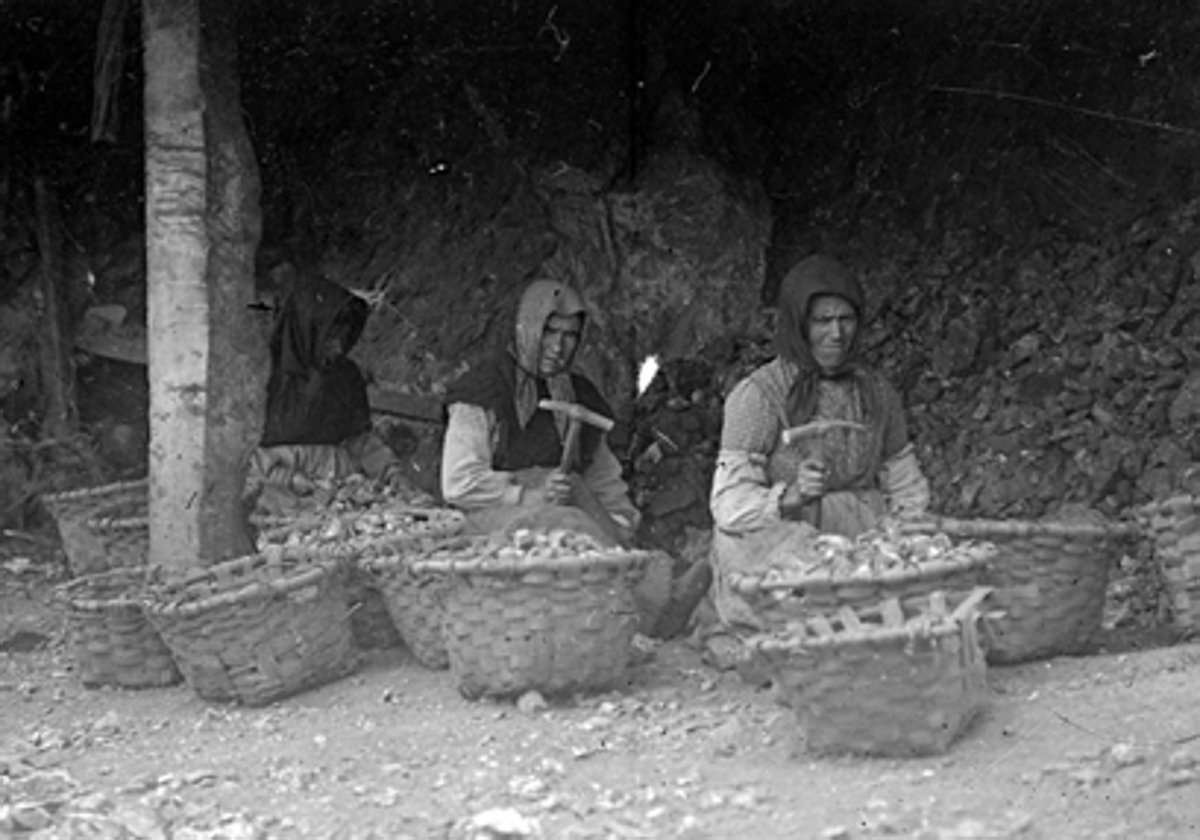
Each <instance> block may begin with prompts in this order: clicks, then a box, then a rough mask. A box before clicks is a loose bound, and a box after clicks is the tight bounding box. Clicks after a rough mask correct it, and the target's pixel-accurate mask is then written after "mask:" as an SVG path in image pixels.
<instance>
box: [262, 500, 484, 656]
mask: <svg viewBox="0 0 1200 840" xmlns="http://www.w3.org/2000/svg"><path fill="white" fill-rule="evenodd" d="M464 522H465V517H464V516H463V514H462V512H461V511H457V510H453V509H450V508H414V507H402V508H394V509H390V510H381V511H373V512H369V513H357V514H356V513H352V514H345V515H341V516H337V517H332V518H327V519H325V520H323V521H312V520H309V521H306V522H304V523H300V524H298V525H293V526H292V527H290V528H285V529H279V530H276V531H271V532H266V533H264V534H263V536H262V537H261V538H260V546H261V545H262V544H264V543H266V544H269V543H271V542H273V541H282V542H284V543H285V544H304V545H312V544H314V543H316V544H328V545H330V546H331V548H332V549H333V550H334V551H336V552H337V553H338V555H339V556H340V557H342V558H343V559H344V560H345V561H346V562H347V563H348V564H349V566H350V601H351V606H352V607H353V608H354V609H355V611H354V614H353V617H352V621H353V622H354V628H355V638H356V639H359V640H360V641H359V646H360V647H367V646H376V647H384V646H391V644H392V640H393V639H394V640H395V641H397V642H398V641H403V642H404V644H405V645H406V646H407V647H408V649H409V650H410V651H412V654H413V656H415V657H416V659H417V661H418V662H420V663H421V664H422V665H424V666H426V667H428V668H433V669H435V670H437V669H445V668H447V667H449V664H450V660H449V656H448V655H447V653H446V643H445V641H444V640H443V638H442V621H441V595H442V593H443V592H444V590H445V588H446V580H445V578H434V577H430V576H428V575H421V576H418V575H414V574H412V572H411V570H410V569H409V562H410V561H411V560H412V559H413V558H414V557H417V556H420V555H421V554H422V553H423V552H424V551H426V550H427V548H428V547H429V546H430V545H433V544H436V542H437V541H438V540H440V539H442V538H444V537H449V536H452V535H454V534H457V533H458V532H459V531H461V530H462V528H463V524H464ZM370 639H374V640H377V642H376V643H375V644H373V645H372V642H371V641H368V640H370Z"/></svg>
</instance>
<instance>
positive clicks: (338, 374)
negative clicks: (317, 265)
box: [248, 274, 402, 514]
mask: <svg viewBox="0 0 1200 840" xmlns="http://www.w3.org/2000/svg"><path fill="white" fill-rule="evenodd" d="M369 314H370V309H369V307H368V305H367V302H366V301H365V300H363V299H362V298H360V297H359V296H358V295H355V294H353V293H352V292H350V291H349V290H347V289H346V288H344V287H343V286H340V285H338V284H337V283H334V282H333V281H332V280H329V279H327V278H325V277H322V276H320V275H316V274H299V275H296V276H294V277H293V279H292V283H291V286H290V288H289V289H288V290H287V293H286V296H285V298H284V301H283V303H282V305H281V308H280V311H279V314H278V316H277V318H276V321H275V325H274V328H273V330H272V332H271V338H270V343H269V348H270V353H271V374H270V378H269V379H268V381H267V406H266V420H265V423H264V426H263V435H262V439H261V441H260V443H259V449H258V450H257V451H256V452H255V454H254V458H253V461H252V463H251V468H250V475H249V478H248V485H249V486H250V488H251V489H252V490H258V491H260V492H262V493H263V495H260V497H259V503H260V508H263V512H265V513H272V514H280V513H288V512H290V509H291V508H296V507H303V506H304V505H303V503H302V501H299V500H297V499H296V498H294V497H296V496H304V495H306V494H307V493H308V492H310V491H312V490H313V489H315V488H317V487H319V486H322V485H326V484H331V483H335V482H338V481H341V480H344V479H346V478H348V477H349V476H351V475H354V474H360V475H363V476H365V477H366V478H369V479H373V480H378V481H390V482H395V481H398V480H401V479H402V476H401V474H400V473H399V462H398V459H397V458H396V456H395V454H394V453H393V452H392V450H391V448H390V447H388V446H387V444H386V443H385V442H384V441H383V440H382V439H381V438H380V437H379V436H378V435H377V434H376V433H375V432H374V429H373V427H372V423H371V407H370V404H369V402H368V399H367V382H366V379H365V377H364V376H363V373H362V371H361V370H360V369H359V367H358V365H357V364H356V363H355V362H354V360H352V359H351V358H350V357H349V355H348V354H349V352H350V351H351V349H353V347H354V345H355V344H357V343H358V340H359V338H360V337H361V336H362V333H363V329H364V328H365V327H366V323H367V317H368V315H369Z"/></svg>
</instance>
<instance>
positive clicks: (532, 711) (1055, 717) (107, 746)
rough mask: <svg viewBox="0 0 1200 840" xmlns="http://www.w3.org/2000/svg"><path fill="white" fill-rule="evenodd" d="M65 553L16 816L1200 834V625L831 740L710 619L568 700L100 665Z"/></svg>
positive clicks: (396, 834) (8, 783) (16, 658)
mask: <svg viewBox="0 0 1200 840" xmlns="http://www.w3.org/2000/svg"><path fill="white" fill-rule="evenodd" d="M7 556H8V557H9V558H11V557H12V556H13V555H12V553H11V552H10V553H9V554H8V555H7ZM40 568H41V567H39V566H23V565H22V564H19V563H14V562H13V560H12V559H9V560H8V561H7V563H6V564H0V593H2V600H0V710H2V712H3V713H2V714H0V836H15V837H36V838H42V840H45V839H46V838H85V837H86V838H164V840H166V838H191V840H196V838H276V837H278V838H391V840H400V838H453V839H454V840H458V839H459V838H488V839H489V840H494V838H575V839H576V840H585V839H590V838H595V840H601V839H602V838H603V839H604V840H607V839H608V838H618V839H620V840H624V838H659V837H663V838H667V837H679V838H689V840H718V839H719V838H735V837H746V838H749V837H755V838H789V840H792V839H793V838H800V840H804V838H814V839H816V838H821V839H822V840H833V839H834V838H845V839H846V840H851V838H911V840H950V839H951V838H956V839H957V840H967V838H971V840H979V839H980V838H1021V840H1024V839H1025V838H1045V840H1051V839H1053V840H1085V839H1086V840H1092V838H1104V840H1167V838H1171V840H1175V838H1179V840H1183V838H1196V837H1200V705H1198V704H1197V697H1198V696H1200V644H1198V643H1196V642H1195V641H1191V642H1188V641H1183V640H1180V639H1178V638H1171V637H1170V635H1169V634H1162V633H1159V634H1158V635H1157V637H1155V638H1151V637H1149V636H1147V635H1146V634H1145V633H1143V634H1141V635H1135V636H1123V637H1118V636H1116V635H1113V634H1111V633H1110V634H1106V635H1105V636H1104V637H1103V638H1102V639H1101V641H1100V642H1099V644H1098V645H1097V646H1096V649H1095V650H1094V652H1093V653H1092V654H1091V655H1088V656H1082V657H1073V658H1059V659H1055V660H1052V661H1046V662H1037V663H1029V664H1025V665H1019V666H1013V667H1006V668H996V667H993V668H991V669H990V670H989V674H988V682H989V686H990V698H989V701H988V705H987V708H986V711H985V712H984V713H983V714H982V715H981V716H980V717H979V718H977V720H976V721H975V723H974V724H973V725H972V726H971V728H970V729H969V730H968V731H967V732H966V733H965V735H964V736H963V737H962V738H961V739H960V740H958V741H957V742H956V743H955V744H954V745H953V746H952V747H951V749H950V751H949V752H948V753H946V754H945V755H942V756H938V757H934V758H920V759H906V760H898V759H868V758H848V757H832V758H831V757H815V756H812V755H810V754H809V753H807V752H806V750H805V748H804V745H803V742H802V740H801V739H800V737H799V736H798V734H797V727H796V724H795V719H794V715H793V713H792V712H791V711H790V710H789V709H787V708H785V707H783V706H781V705H780V704H779V703H778V702H777V701H776V700H775V698H774V696H773V694H772V693H771V692H770V691H767V690H759V689H755V688H752V687H750V686H749V685H747V684H745V683H744V682H742V681H741V680H740V679H739V678H738V677H737V676H736V674H734V673H732V672H727V673H720V672H717V671H715V670H713V669H711V668H709V667H707V666H706V665H705V664H704V663H703V662H702V661H701V657H700V655H699V652H698V651H697V649H696V648H695V647H694V646H693V645H691V644H690V643H689V642H688V641H686V640H683V641H672V642H668V643H653V642H651V641H649V640H642V639H641V638H640V637H639V638H638V642H639V645H638V656H637V660H638V661H637V664H636V665H635V667H634V668H633V669H632V671H631V675H630V676H631V679H630V683H629V685H628V687H627V688H626V689H624V690H621V691H619V692H613V693H607V694H603V695H598V696H590V697H581V698H577V699H576V700H574V701H571V702H553V703H550V704H543V703H540V702H536V701H537V700H538V699H539V698H530V697H526V698H524V699H522V700H521V701H519V702H517V703H511V702H508V703H499V702H492V701H482V702H469V701H467V700H464V699H462V698H461V697H460V696H459V695H458V693H457V692H456V690H455V688H454V684H453V680H452V678H451V676H450V674H449V673H448V672H433V671H429V670H426V669H424V668H422V667H421V666H420V665H418V664H417V663H416V662H415V660H413V659H412V658H411V656H410V655H409V654H408V653H407V651H405V650H404V649H403V648H390V649H384V650H373V651H367V652H364V654H363V664H362V667H361V668H360V669H359V670H358V671H357V672H356V673H355V674H354V675H353V676H350V677H348V678H345V679H343V680H341V681H339V682H337V683H334V684H331V685H327V686H325V687H323V688H320V689H317V690H312V691H308V692H306V693H303V694H301V695H298V696H296V697H293V698H291V699H288V700H285V701H282V702H278V703H276V704H273V705H271V706H268V707H265V708H241V707H236V706H221V705H213V704H209V703H206V702H204V701H202V700H200V699H199V698H198V697H197V696H196V695H195V694H193V693H192V691H191V690H190V689H188V688H187V687H186V686H183V685H181V686H178V687H175V688H168V689H155V690H143V691H118V690H109V689H100V690H95V689H85V688H83V687H82V686H81V684H80V682H79V680H78V678H77V676H76V675H75V674H74V673H73V662H72V660H71V657H70V654H69V652H68V648H67V647H66V644H65V639H64V637H63V624H62V620H61V618H60V617H59V615H58V613H57V612H56V611H55V609H54V608H53V605H52V603H51V601H50V591H51V589H50V586H49V584H50V581H48V580H47V579H46V578H45V577H43V576H42V573H41V572H40V571H39V569H40ZM18 572H19V573H18ZM5 832H7V834H6V833H5Z"/></svg>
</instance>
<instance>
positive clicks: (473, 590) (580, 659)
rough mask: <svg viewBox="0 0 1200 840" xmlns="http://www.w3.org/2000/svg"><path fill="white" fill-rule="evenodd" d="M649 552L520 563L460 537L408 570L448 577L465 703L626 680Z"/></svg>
mask: <svg viewBox="0 0 1200 840" xmlns="http://www.w3.org/2000/svg"><path fill="white" fill-rule="evenodd" d="M649 558H650V554H649V553H647V552H641V551H624V550H613V549H595V550H591V551H586V552H581V553H577V554H573V555H572V554H568V553H566V552H560V553H557V554H554V555H553V556H550V555H547V556H544V557H538V556H536V555H525V556H515V555H514V554H513V552H512V550H511V548H500V549H497V546H496V545H495V544H494V543H490V542H489V541H488V540H487V538H483V537H458V538H452V539H448V540H446V541H445V542H444V543H443V544H442V545H441V546H439V547H437V549H436V550H433V551H431V552H429V553H428V554H426V555H425V556H424V557H423V558H422V559H419V560H416V561H414V562H413V563H412V564H411V570H412V572H413V573H414V574H415V575H418V576H421V575H425V574H435V575H446V576H447V577H448V578H449V586H448V588H447V589H446V591H445V593H444V601H443V605H442V606H443V615H442V630H443V633H444V635H445V642H446V650H447V653H448V656H449V660H450V670H451V674H452V675H453V676H454V678H455V681H456V683H457V686H458V690H459V692H460V693H461V694H462V695H463V696H464V697H466V698H468V699H475V698H478V697H481V696H485V695H488V696H494V697H506V696H513V695H517V694H520V693H523V692H525V691H534V690H536V691H540V692H542V693H543V694H550V695H552V694H561V693H566V692H573V691H589V690H600V689H605V688H611V687H612V686H613V685H615V684H617V683H619V682H620V681H621V679H622V678H623V677H624V676H625V674H626V670H627V667H628V664H629V658H630V652H631V649H632V642H633V636H634V633H635V632H636V630H637V626H638V611H637V604H636V602H635V600H634V595H633V589H634V587H635V586H636V584H637V582H638V581H639V580H640V579H641V577H642V575H643V574H644V573H645V569H646V564H647V563H648V562H649Z"/></svg>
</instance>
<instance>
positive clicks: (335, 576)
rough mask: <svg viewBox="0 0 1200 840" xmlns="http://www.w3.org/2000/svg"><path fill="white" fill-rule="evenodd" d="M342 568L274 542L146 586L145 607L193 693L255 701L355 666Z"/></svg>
mask: <svg viewBox="0 0 1200 840" xmlns="http://www.w3.org/2000/svg"><path fill="white" fill-rule="evenodd" d="M344 572H345V568H344V566H343V564H342V563H341V562H340V561H339V560H338V559H337V558H336V557H333V556H332V555H330V554H328V553H323V552H319V551H305V550H297V549H287V548H283V547H281V546H274V547H269V548H268V549H267V550H266V551H263V552H260V553H259V554H255V555H252V556H249V557H243V558H239V559H236V560H228V561H225V562H223V563H218V564H216V565H214V566H211V567H209V568H208V569H205V570H203V571H201V572H197V573H194V574H191V575H189V576H188V577H186V578H183V579H182V580H178V581H168V582H166V583H160V584H157V585H154V586H151V587H150V588H149V589H148V590H147V596H146V611H147V614H148V615H149V617H150V620H151V622H152V623H153V624H154V626H155V627H156V628H157V629H158V631H159V632H160V633H161V634H162V637H163V639H164V641H166V643H167V645H168V647H170V648H171V651H172V652H173V653H174V655H175V661H176V662H177V663H178V664H179V668H180V670H182V671H183V675H184V678H185V679H186V680H187V682H188V684H189V685H190V686H191V687H192V689H193V690H194V691H195V692H196V693H197V694H198V695H200V696H201V697H202V698H204V699H206V700H212V701H218V702H221V701H239V702H241V703H244V704H246V705H250V706H259V705H263V704H266V703H270V702H272V701H274V700H278V699H280V698H283V697H287V696H289V695H291V694H295V693H297V692H299V691H302V690H304V689H306V688H311V687H314V686H317V685H321V684H324V683H327V682H331V681H333V680H335V679H338V678H340V677H342V676H345V675H346V674H349V673H350V672H351V671H353V670H354V668H355V667H356V666H357V664H358V658H357V654H356V653H355V651H354V644H353V640H352V637H351V632H350V621H349V610H348V608H347V605H346V594H345V587H344V578H345V575H344Z"/></svg>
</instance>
